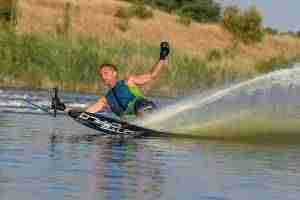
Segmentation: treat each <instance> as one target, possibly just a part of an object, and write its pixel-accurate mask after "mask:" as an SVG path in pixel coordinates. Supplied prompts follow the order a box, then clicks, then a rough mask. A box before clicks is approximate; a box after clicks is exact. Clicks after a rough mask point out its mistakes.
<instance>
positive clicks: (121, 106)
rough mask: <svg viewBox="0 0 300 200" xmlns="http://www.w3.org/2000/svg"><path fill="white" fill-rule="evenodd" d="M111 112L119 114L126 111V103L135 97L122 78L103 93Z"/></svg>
mask: <svg viewBox="0 0 300 200" xmlns="http://www.w3.org/2000/svg"><path fill="white" fill-rule="evenodd" d="M105 97H106V100H107V102H108V104H109V106H110V109H111V111H112V112H114V113H115V114H117V115H118V116H121V115H122V114H123V113H124V112H126V110H127V108H128V105H129V104H130V103H131V102H134V101H135V100H136V99H137V96H136V95H135V94H133V92H132V91H131V90H130V88H129V87H128V86H127V84H126V83H125V81H124V80H120V81H118V82H117V84H116V85H115V87H113V88H111V89H110V90H109V91H108V92H107V93H106V95H105Z"/></svg>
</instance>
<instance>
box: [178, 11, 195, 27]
mask: <svg viewBox="0 0 300 200" xmlns="http://www.w3.org/2000/svg"><path fill="white" fill-rule="evenodd" d="M176 21H177V22H178V23H179V24H182V25H185V26H189V25H191V23H192V18H191V17H190V16H186V15H184V14H182V13H178V18H177V19H176Z"/></svg>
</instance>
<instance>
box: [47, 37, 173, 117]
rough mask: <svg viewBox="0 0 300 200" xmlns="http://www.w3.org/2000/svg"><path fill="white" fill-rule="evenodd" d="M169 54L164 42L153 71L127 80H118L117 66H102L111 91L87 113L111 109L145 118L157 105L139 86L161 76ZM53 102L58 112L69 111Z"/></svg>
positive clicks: (55, 99) (101, 68) (102, 77)
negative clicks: (147, 97)
mask: <svg viewBox="0 0 300 200" xmlns="http://www.w3.org/2000/svg"><path fill="white" fill-rule="evenodd" d="M169 52H170V49H169V44H168V43H167V42H162V43H161V44H160V58H159V61H158V62H157V63H156V64H155V65H154V66H153V67H152V69H151V70H150V71H149V72H148V73H145V74H142V75H131V76H129V77H128V78H127V79H126V80H118V69H117V67H116V66H115V65H113V64H102V65H101V66H100V67H99V69H98V74H99V76H100V77H101V79H102V81H103V83H104V84H105V85H106V86H107V87H108V88H109V91H108V92H107V93H106V95H105V96H104V97H102V98H100V99H99V100H98V101H97V102H96V103H95V104H93V105H91V106H90V107H88V108H87V109H86V112H89V113H96V112H99V111H102V110H104V109H106V108H109V109H110V110H111V111H112V112H113V113H115V114H116V115H118V116H119V117H122V116H124V115H128V114H134V115H137V116H143V115H144V114H145V113H146V112H148V111H152V110H153V109H155V108H156V106H155V104H154V103H153V102H152V101H150V100H148V99H146V98H145V97H144V95H143V94H142V92H141V91H140V89H139V86H142V85H145V84H147V83H149V82H150V81H151V80H153V79H155V78H156V77H157V76H158V75H159V74H160V72H161V70H162V68H163V66H164V65H166V64H167V60H166V59H167V56H168V55H169ZM52 102H54V103H53V105H52V108H54V106H56V107H57V109H58V110H63V111H68V109H66V107H65V105H64V104H63V103H62V102H60V100H59V98H58V97H55V98H53V101H52Z"/></svg>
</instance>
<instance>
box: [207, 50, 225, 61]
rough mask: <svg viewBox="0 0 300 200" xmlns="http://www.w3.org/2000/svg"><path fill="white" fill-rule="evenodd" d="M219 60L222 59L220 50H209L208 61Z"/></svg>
mask: <svg viewBox="0 0 300 200" xmlns="http://www.w3.org/2000/svg"><path fill="white" fill-rule="evenodd" d="M221 58H222V52H221V50H220V49H211V50H210V51H209V52H208V54H207V60H208V61H213V60H221Z"/></svg>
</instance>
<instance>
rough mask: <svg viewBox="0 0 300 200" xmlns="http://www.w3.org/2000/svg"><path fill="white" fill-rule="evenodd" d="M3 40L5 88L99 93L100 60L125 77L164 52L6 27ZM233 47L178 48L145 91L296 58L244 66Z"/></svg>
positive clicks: (176, 89) (226, 77)
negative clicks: (200, 51) (198, 53)
mask: <svg viewBox="0 0 300 200" xmlns="http://www.w3.org/2000/svg"><path fill="white" fill-rule="evenodd" d="M0 43H1V46H0V66H1V71H0V85H1V86H2V87H3V86H9V87H28V88H48V87H53V86H56V85H58V86H60V87H62V88H64V89H65V90H70V91H83V92H97V91H101V90H102V89H103V88H102V84H101V83H100V82H99V78H98V76H97V74H96V69H97V66H98V65H99V64H101V63H115V64H116V65H117V66H118V67H119V70H120V74H121V78H122V77H126V76H127V75H128V74H139V73H142V72H144V71H146V70H149V69H150V68H151V66H152V65H153V64H154V63H155V62H156V61H157V58H158V53H159V52H158V51H159V49H158V47H157V46H158V45H156V46H149V45H145V44H143V43H133V42H129V41H124V40H123V41H100V40H98V39H96V38H84V39H80V38H77V39H68V38H65V37H58V36H53V35H41V34H36V35H35V34H17V33H16V32H15V31H14V30H13V29H8V28H7V27H6V28H3V27H2V30H1V31H0ZM234 51H235V50H234V49H233V50H228V51H226V52H225V51H221V50H217V49H214V50H211V52H210V53H209V54H208V55H207V56H206V57H205V58H199V57H193V56H188V55H183V54H180V53H178V52H176V51H173V52H172V54H171V56H170V60H169V66H168V68H166V69H165V71H164V72H163V73H162V76H160V77H159V78H158V79H157V80H155V81H153V83H152V84H151V88H152V89H151V90H149V88H145V90H146V91H149V93H152V94H160V95H172V96H174V95H182V94H187V93H190V92H191V91H193V90H201V89H202V90H204V89H207V88H212V87H217V86H220V85H224V84H226V83H232V82H234V81H240V80H244V79H248V78H251V77H253V76H255V75H257V74H259V73H265V72H267V71H271V70H274V67H279V68H281V67H286V66H288V64H289V63H290V62H293V61H294V60H295V59H296V57H283V56H282V57H276V58H272V59H269V60H264V61H258V62H256V64H255V66H251V67H247V68H245V67H243V68H241V67H238V65H239V64H238V63H237V61H235V59H236V58H235V56H234V55H233V54H234ZM235 62H236V63H235ZM229 65H230V66H229Z"/></svg>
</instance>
